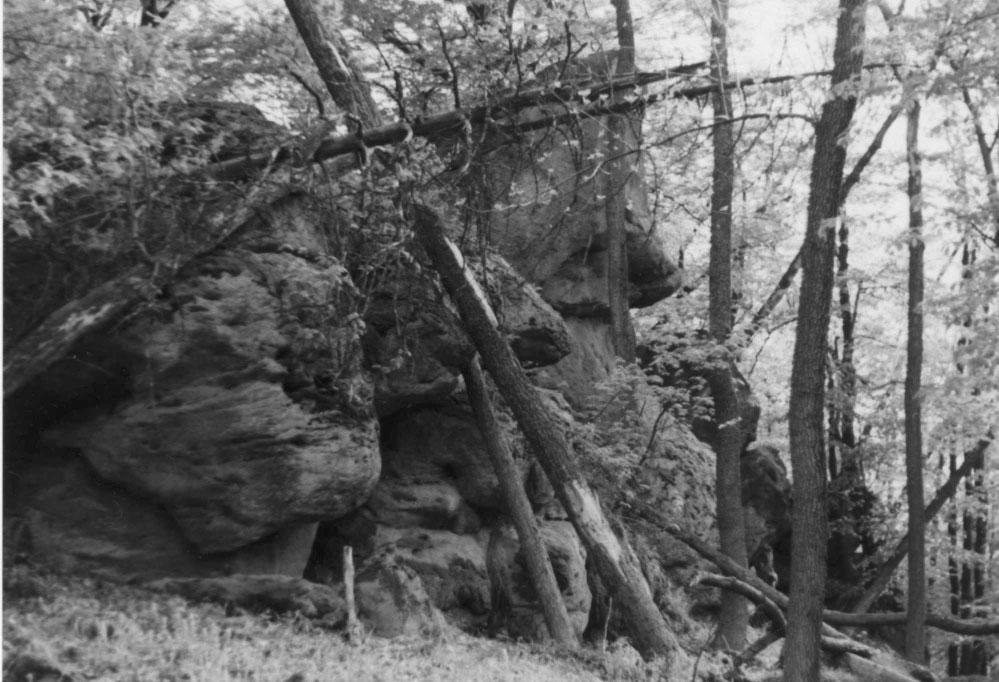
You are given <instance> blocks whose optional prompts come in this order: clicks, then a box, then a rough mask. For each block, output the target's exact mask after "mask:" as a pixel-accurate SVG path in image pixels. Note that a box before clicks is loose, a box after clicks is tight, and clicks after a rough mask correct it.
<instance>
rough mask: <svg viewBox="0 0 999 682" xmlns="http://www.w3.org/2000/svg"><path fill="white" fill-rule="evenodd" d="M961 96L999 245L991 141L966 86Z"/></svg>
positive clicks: (998, 193) (998, 187)
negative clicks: (967, 116) (981, 170)
mask: <svg viewBox="0 0 999 682" xmlns="http://www.w3.org/2000/svg"><path fill="white" fill-rule="evenodd" d="M961 96H962V98H964V104H965V106H966V107H968V113H969V114H970V115H971V125H972V127H973V128H974V130H975V142H977V143H978V153H979V154H980V155H981V157H982V169H983V170H984V171H985V188H986V192H987V193H988V201H989V215H990V216H991V217H992V226H993V230H994V236H993V241H994V242H995V243H996V245H997V246H999V178H997V177H996V167H995V163H994V162H993V161H992V148H993V146H994V145H995V142H993V143H992V144H991V145H990V144H989V141H988V138H987V137H986V136H985V129H984V128H983V127H982V112H981V110H980V109H979V108H978V105H977V104H975V101H974V100H973V99H972V98H971V91H970V90H968V88H967V87H962V88H961Z"/></svg>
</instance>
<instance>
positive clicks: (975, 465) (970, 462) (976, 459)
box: [850, 438, 992, 613]
mask: <svg viewBox="0 0 999 682" xmlns="http://www.w3.org/2000/svg"><path fill="white" fill-rule="evenodd" d="M991 444H992V439H991V438H983V439H981V440H979V441H978V443H977V444H976V445H975V447H973V448H972V449H971V450H968V451H967V452H966V453H964V461H963V462H961V466H959V467H958V468H957V469H955V470H954V471H952V472H950V476H948V477H947V480H946V481H944V483H943V485H941V486H940V487H939V488H938V489H937V492H936V494H934V495H933V499H932V500H930V503H929V504H927V505H926V509H925V511H924V512H923V514H924V516H925V517H926V521H927V522H929V521H930V520H931V519H932V518H933V517H934V516H936V515H937V512H939V511H940V510H941V509H942V508H943V505H944V503H945V502H946V501H947V500H949V499H950V498H951V497H953V496H954V493H956V492H957V484H958V483H960V482H961V480H962V479H963V478H964V477H965V476H967V475H968V474H969V473H970V472H971V471H972V470H974V469H980V468H981V467H982V457H983V456H984V455H985V451H986V450H987V449H988V447H989V445H991ZM908 552H909V534H908V533H906V534H905V535H903V536H902V537H901V538H900V539H899V541H898V544H896V545H895V551H893V552H892V554H891V556H890V557H889V558H888V560H887V561H885V562H884V563H883V564H882V565H881V568H879V569H878V574H877V576H875V578H874V580H873V582H871V584H870V585H869V586H868V587H867V589H866V590H864V593H863V594H862V595H861V597H860V599H859V600H858V601H857V604H856V605H855V606H854V607H853V608H852V609H850V611H851V612H852V613H867V611H868V609H870V608H871V605H872V604H873V603H874V600H875V599H877V598H878V596H879V595H880V594H881V593H882V592H884V591H885V588H886V587H888V583H890V582H891V577H892V575H893V574H894V573H895V569H897V568H898V567H899V566H900V565H901V564H902V560H903V559H905V556H906V554H908Z"/></svg>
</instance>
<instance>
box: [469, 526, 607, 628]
mask: <svg viewBox="0 0 999 682" xmlns="http://www.w3.org/2000/svg"><path fill="white" fill-rule="evenodd" d="M538 530H539V532H540V534H541V539H542V542H543V543H544V545H545V549H546V550H547V551H548V556H549V558H550V559H551V562H552V569H553V570H554V572H555V581H556V583H557V584H558V587H559V591H560V592H561V593H562V599H563V600H564V602H565V607H566V610H567V611H568V612H569V620H570V622H571V623H572V625H573V627H574V628H575V630H576V635H577V636H581V635H582V634H583V630H584V629H585V628H586V623H587V621H588V619H589V614H590V601H591V596H590V588H589V586H588V585H587V582H586V551H585V550H584V549H583V546H582V544H581V543H580V541H579V536H577V535H576V531H575V530H574V529H573V527H572V524H571V523H569V522H568V521H546V522H544V523H541V524H539V528H538ZM486 566H487V570H488V574H489V583H490V595H491V611H492V613H491V616H490V620H491V625H492V626H493V627H494V628H495V627H504V628H505V629H506V631H507V633H508V634H509V635H510V636H511V637H526V638H528V639H543V638H544V637H545V636H546V633H547V631H548V630H547V626H546V625H545V620H544V614H543V613H542V611H541V605H540V604H539V603H538V597H537V593H536V592H535V590H534V586H533V585H532V583H531V580H530V577H529V576H528V573H527V570H526V568H525V564H524V557H523V554H522V552H521V547H520V541H519V540H518V538H517V534H516V532H515V531H514V529H513V526H511V525H509V524H507V523H501V524H498V525H497V526H496V527H494V528H493V530H492V532H491V533H490V537H489V547H488V550H487V554H486Z"/></svg>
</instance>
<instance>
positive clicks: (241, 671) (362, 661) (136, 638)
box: [3, 567, 659, 682]
mask: <svg viewBox="0 0 999 682" xmlns="http://www.w3.org/2000/svg"><path fill="white" fill-rule="evenodd" d="M3 637H4V645H3V646H4V673H5V674H4V679H5V680H7V679H11V680H13V679H15V677H16V676H14V675H13V668H12V666H15V665H18V664H23V663H24V662H25V661H27V660H29V657H30V659H33V660H35V661H38V662H44V663H47V664H49V665H50V666H51V667H52V668H55V669H57V670H58V671H60V672H61V673H63V674H64V675H67V676H69V678H71V679H72V680H115V681H127V682H132V681H135V682H148V681H153V680H156V681H174V680H177V681H179V680H185V681H192V682H193V681H202V680H203V681H205V682H221V681H226V680H240V681H244V680H245V681H248V680H253V681H254V682H268V681H271V680H274V681H277V682H306V681H312V680H323V681H325V680H349V681H350V682H362V681H367V680H371V681H375V680H384V681H385V682H396V681H397V680H420V681H428V682H432V681H444V680H455V681H458V680H460V681H462V682H465V681H466V680H472V681H473V682H487V681H493V680H495V681H501V680H503V681H505V680H532V681H534V680H538V681H544V680H569V681H572V680H579V681H584V680H587V681H589V680H601V679H613V680H644V679H656V678H658V677H659V671H656V670H654V669H652V668H647V667H646V666H644V665H643V664H641V663H640V662H638V661H635V660H634V659H633V658H630V657H629V656H627V655H623V654H622V655H615V654H613V653H612V654H608V655H598V654H595V653H589V654H586V653H584V654H573V655H568V654H564V653H559V652H557V651H554V650H552V649H546V648H544V647H538V646H530V645H524V644H515V643H504V642H499V641H495V640H486V639H478V638H474V637H470V636H468V635H465V634H462V633H459V632H456V631H448V633H447V634H445V635H442V636H439V637H437V638H435V639H432V640H430V639H408V640H403V639H397V640H383V639H378V638H375V637H368V638H365V639H364V640H363V641H361V642H358V643H348V642H345V641H344V639H343V638H342V636H341V635H340V634H339V633H337V632H331V631H328V630H325V629H323V628H322V627H320V626H319V625H316V624H314V623H312V622H309V621H307V620H305V619H304V618H301V617H278V616H271V615H267V614H263V615H261V614H249V613H245V612H242V611H234V610H233V609H228V610H227V609H226V608H225V607H223V606H219V605H211V604H192V603H188V602H186V601H184V600H183V599H180V598H177V597H168V596H164V595H162V594H158V593H153V592H149V591H146V590H143V589H140V588H136V587H128V586H122V585H117V584H112V583H107V582H104V581H101V580H98V579H94V578H80V577H70V576H53V575H40V574H38V573H34V572H31V571H28V570H27V569H25V568H23V567H17V568H14V569H9V570H6V571H5V575H4V628H3ZM8 675H11V677H8ZM39 677H40V676H39ZM52 679H57V678H55V677H53V678H52Z"/></svg>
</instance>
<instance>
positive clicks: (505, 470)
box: [464, 357, 579, 649]
mask: <svg viewBox="0 0 999 682" xmlns="http://www.w3.org/2000/svg"><path fill="white" fill-rule="evenodd" d="M464 376H465V388H466V390H467V391H468V400H469V402H470V403H471V404H472V411H473V412H474V413H475V418H476V421H477V422H478V425H479V430H480V431H481V432H482V438H483V439H484V440H485V442H486V453H487V454H488V455H489V459H490V460H491V461H492V465H493V470H494V471H495V472H496V477H497V478H498V479H499V484H500V490H501V491H502V493H503V500H504V501H505V502H506V508H507V511H508V512H509V513H510V517H511V519H512V520H513V525H514V528H516V529H517V537H518V538H519V539H520V549H521V551H522V552H523V554H524V563H525V564H526V568H527V574H528V575H529V576H530V578H531V584H532V585H534V590H535V592H537V595H538V601H539V602H540V603H541V611H542V613H543V614H544V617H545V623H546V624H547V625H548V632H549V634H550V635H551V636H552V639H554V640H555V641H556V642H558V643H559V644H561V645H562V646H566V647H569V648H572V649H575V648H576V647H577V646H578V645H579V643H578V642H577V641H576V633H575V631H574V630H573V628H572V624H571V623H570V622H569V612H568V611H566V608H565V601H563V599H562V593H561V592H560V591H559V588H558V583H557V582H556V581H555V572H554V571H553V570H552V565H551V562H550V561H549V559H548V552H547V550H546V549H545V544H544V541H543V540H542V539H541V534H540V533H539V532H538V525H537V521H536V520H535V518H534V512H533V511H532V510H531V503H530V501H529V500H528V499H527V493H525V492H524V486H523V484H522V483H521V480H520V472H519V471H518V469H517V465H516V463H514V461H513V456H512V455H511V454H510V449H509V448H508V447H507V445H506V442H505V441H504V439H503V433H502V432H501V431H500V428H499V424H498V423H497V421H496V415H495V414H494V412H493V406H492V401H491V400H490V399H489V394H488V393H487V392H486V382H485V377H484V376H483V375H482V367H481V366H480V364H479V359H478V358H477V357H476V358H473V359H472V362H471V363H470V364H469V366H468V367H467V368H466V369H465V371H464Z"/></svg>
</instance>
